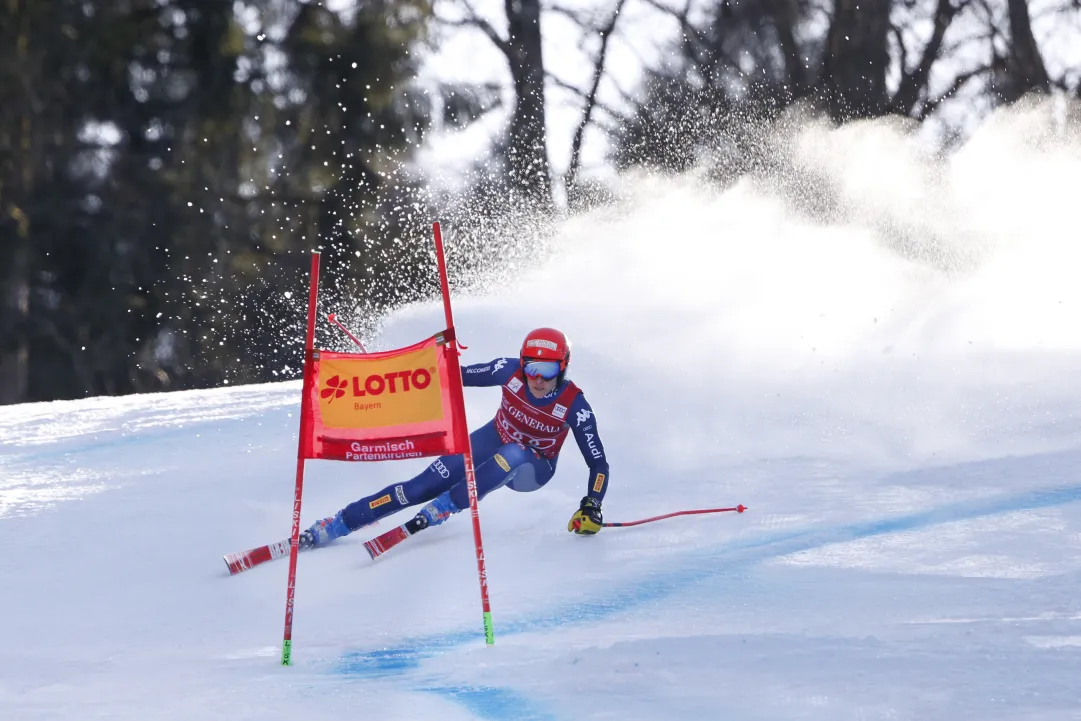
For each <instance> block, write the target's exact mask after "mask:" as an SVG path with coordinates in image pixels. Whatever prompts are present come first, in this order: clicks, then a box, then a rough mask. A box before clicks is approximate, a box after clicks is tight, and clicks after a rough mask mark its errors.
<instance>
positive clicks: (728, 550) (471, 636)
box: [339, 486, 1081, 719]
mask: <svg viewBox="0 0 1081 721" xmlns="http://www.w3.org/2000/svg"><path fill="white" fill-rule="evenodd" d="M1077 501H1081V486H1070V487H1066V488H1057V489H1050V490H1043V491H1033V492H1030V493H1023V494H1020V495H1013V496H1001V497H995V498H989V499H980V500H975V501H968V502H963V503H955V504H950V505H946V506H940V507H938V508H933V509H929V510H927V511H919V512H916V513H908V514H905V515H902V516H896V517H893V518H883V519H879V520H873V521H860V522H856V523H850V524H843V525H840V526H827V527H821V528H804V529H793V530H790V531H781V532H778V533H770V534H762V535H758V536H754V537H749V538H737V539H732V540H730V541H727V542H725V543H723V544H721V545H720V546H717V547H714V548H712V549H707V550H705V551H698V552H694V553H692V554H690V555H689V560H690V563H688V564H685V565H683V566H682V567H681V568H680V569H679V570H676V571H673V572H671V573H668V574H657V575H651V576H650V579H649V583H648V585H634V586H629V587H626V588H622V589H608V592H607V595H606V597H605V598H604V599H603V600H601V599H595V600H592V601H585V602H579V603H575V605H574V606H570V607H566V608H563V609H560V610H556V611H554V612H552V613H549V614H545V615H539V616H533V617H530V618H524V619H520V620H517V621H514V620H511V621H503V622H501V623H500V624H499V625H498V628H497V631H498V635H500V636H508V635H514V634H521V633H531V632H537V631H544V630H548V629H552V628H565V627H566V626H567V625H569V624H574V623H594V622H596V621H598V620H601V619H603V618H605V617H608V616H612V615H615V614H617V613H621V612H624V611H628V610H630V609H632V608H635V607H638V606H641V605H644V604H648V603H650V602H652V601H657V600H660V599H662V598H665V597H667V596H669V595H671V594H672V593H674V592H676V591H678V590H680V589H681V588H684V587H686V586H689V585H693V584H695V583H698V582H700V581H703V580H706V579H709V578H711V577H714V576H719V575H722V574H726V573H732V572H733V571H734V569H735V568H738V567H739V566H742V565H748V564H753V563H757V562H760V561H764V560H768V559H771V558H779V557H781V556H786V555H789V554H791V553H796V552H798V551H807V550H812V549H815V548H821V547H823V546H826V545H829V544H833V543H844V542H846V541H854V540H859V539H863V538H869V537H872V536H881V535H887V534H890V533H898V532H901V531H912V530H917V529H920V528H928V527H931V526H936V525H940V524H943V523H951V522H955V521H964V520H970V519H973V518H982V517H986V516H993V515H997V514H1000V513H1012V512H1017V511H1027V510H1035V509H1038V508H1049V507H1052V506H1059V505H1063V504H1066V503H1074V502H1077ZM719 560H723V561H724V563H718V561H719ZM482 637H483V636H482V634H481V633H479V632H477V631H470V632H459V633H455V634H449V635H447V634H443V635H439V636H432V637H421V638H416V639H407V640H406V642H407V643H408V644H409V646H408V647H406V648H401V649H393V650H392V649H383V650H378V651H368V652H357V653H352V654H348V655H347V656H345V657H344V658H343V659H342V662H341V664H340V665H339V672H340V673H342V674H344V675H349V676H362V677H366V678H372V677H385V676H390V675H397V674H400V673H405V672H406V671H409V670H412V669H415V668H417V667H418V666H419V665H420V662H421V661H422V660H424V659H426V658H430V657H432V656H435V655H437V654H439V653H442V652H446V651H449V650H453V649H456V648H460V647H463V646H466V645H471V644H477V643H478V642H479V640H480V639H481V638H482ZM417 690H422V691H428V692H431V693H437V694H439V695H442V696H446V697H447V698H448V699H451V700H454V701H457V702H459V703H461V704H463V705H464V706H466V707H467V708H469V709H470V710H471V711H472V712H473V713H476V714H478V715H479V716H480V717H481V718H484V719H496V718H515V719H547V718H550V717H549V716H547V715H544V714H543V713H542V712H540V711H539V710H538V709H537V708H536V707H535V705H534V704H533V703H532V702H531V701H529V700H528V699H526V698H525V697H523V696H520V695H517V694H514V693H513V692H510V691H508V690H506V689H498V688H487V687H468V688H465V687H424V688H418V689H417Z"/></svg>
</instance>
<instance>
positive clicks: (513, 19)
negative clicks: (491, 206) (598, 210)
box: [505, 0, 552, 208]
mask: <svg viewBox="0 0 1081 721" xmlns="http://www.w3.org/2000/svg"><path fill="white" fill-rule="evenodd" d="M505 4H506V11H507V27H508V29H509V31H510V37H509V38H508V42H507V60H508V61H509V63H510V72H511V77H512V78H513V80H514V95H515V101H514V114H513V116H512V117H511V124H510V149H509V158H508V159H509V161H510V173H511V183H512V185H513V187H515V188H517V189H519V190H521V191H522V192H523V193H524V194H525V195H526V196H527V197H529V198H531V199H532V200H533V201H535V202H536V203H537V204H538V205H540V206H541V207H543V208H549V207H551V205H552V180H551V174H550V170H549V167H548V140H547V132H546V130H545V119H544V57H543V55H542V52H541V30H540V15H541V7H540V1H539V0H506V2H505Z"/></svg>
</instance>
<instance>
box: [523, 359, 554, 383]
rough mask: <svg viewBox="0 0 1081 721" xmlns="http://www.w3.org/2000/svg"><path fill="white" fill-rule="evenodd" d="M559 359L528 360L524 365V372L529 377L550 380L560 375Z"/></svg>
mask: <svg viewBox="0 0 1081 721" xmlns="http://www.w3.org/2000/svg"><path fill="white" fill-rule="evenodd" d="M559 371H560V368H559V361H542V360H527V361H526V362H525V364H524V365H523V366H522V372H523V373H525V374H526V376H528V377H529V378H537V377H538V376H539V377H540V378H543V379H544V380H546V381H550V380H552V379H553V378H555V377H556V376H558V375H559Z"/></svg>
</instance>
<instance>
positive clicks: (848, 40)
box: [817, 0, 891, 122]
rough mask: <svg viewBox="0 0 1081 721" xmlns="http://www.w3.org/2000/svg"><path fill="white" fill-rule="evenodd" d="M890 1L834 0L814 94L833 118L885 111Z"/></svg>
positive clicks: (887, 101)
mask: <svg viewBox="0 0 1081 721" xmlns="http://www.w3.org/2000/svg"><path fill="white" fill-rule="evenodd" d="M890 6H891V0H836V5H835V7H834V11H833V20H832V21H831V22H830V28H829V31H828V34H827V36H826V48H825V55H824V57H823V59H822V70H821V74H820V75H819V78H818V87H817V94H818V96H819V98H820V99H821V100H822V101H823V102H824V103H825V105H826V108H827V109H828V111H829V114H830V117H832V118H833V119H834V120H837V121H842V122H843V121H846V120H852V119H855V118H873V117H877V116H880V115H882V114H883V113H885V112H886V109H887V107H888V105H889V96H888V94H887V90H886V71H887V70H888V69H889V64H890V55H889V31H890Z"/></svg>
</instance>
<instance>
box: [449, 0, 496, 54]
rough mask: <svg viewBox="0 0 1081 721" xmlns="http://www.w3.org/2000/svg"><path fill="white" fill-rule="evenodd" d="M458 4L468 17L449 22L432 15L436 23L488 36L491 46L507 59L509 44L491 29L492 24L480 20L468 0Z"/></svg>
mask: <svg viewBox="0 0 1081 721" xmlns="http://www.w3.org/2000/svg"><path fill="white" fill-rule="evenodd" d="M459 2H460V3H461V5H462V6H463V7H464V8H465V9H466V12H467V13H468V17H465V18H461V19H457V20H451V19H450V18H443V17H439V16H438V15H434V17H435V20H436V22H439V23H441V24H443V25H449V26H451V27H474V28H477V29H478V30H480V31H481V32H483V33H484V34H485V35H487V36H488V39H489V40H491V41H492V44H493V45H495V46H496V47H497V48H499V50H500V52H502V53H503V54H504V55H506V56H508V57H509V56H510V54H511V46H510V42H509V41H508V40H506V39H504V38H503V36H502V35H500V34H499V32H498V31H497V30H496V29H495V28H494V27H492V24H491V23H490V22H488V21H487V20H485V19H484V18H482V17H481V16H480V15H479V14H478V13H477V10H476V8H474V7H473V5H472V3H470V1H469V0H459Z"/></svg>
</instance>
